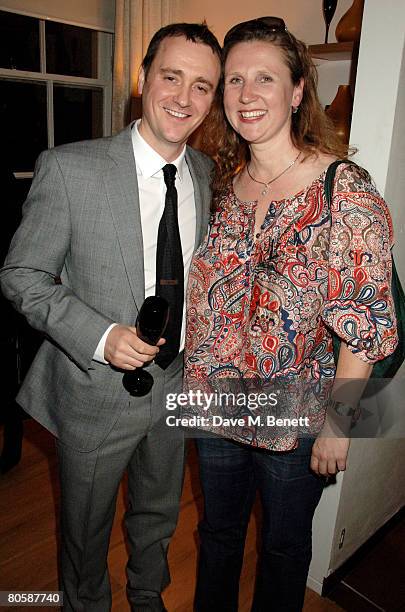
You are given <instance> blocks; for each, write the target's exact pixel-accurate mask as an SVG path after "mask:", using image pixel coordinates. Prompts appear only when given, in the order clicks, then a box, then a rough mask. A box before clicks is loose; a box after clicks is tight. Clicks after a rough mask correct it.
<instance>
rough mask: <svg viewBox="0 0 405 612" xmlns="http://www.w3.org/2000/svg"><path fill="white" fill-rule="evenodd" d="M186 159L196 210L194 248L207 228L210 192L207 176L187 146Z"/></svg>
mask: <svg viewBox="0 0 405 612" xmlns="http://www.w3.org/2000/svg"><path fill="white" fill-rule="evenodd" d="M186 161H187V165H188V167H189V170H190V174H191V179H192V181H193V186H194V199H195V212H196V228H195V244H194V250H195V249H196V248H197V247H198V246H199V244H200V243H201V240H202V239H203V237H204V235H205V230H206V229H207V223H208V215H209V202H210V197H211V193H210V190H209V188H208V177H207V176H206V175H204V174H203V172H202V171H201V168H200V166H199V165H198V164H197V163H196V162H195V160H193V156H192V153H191V151H190V149H189V147H187V149H186Z"/></svg>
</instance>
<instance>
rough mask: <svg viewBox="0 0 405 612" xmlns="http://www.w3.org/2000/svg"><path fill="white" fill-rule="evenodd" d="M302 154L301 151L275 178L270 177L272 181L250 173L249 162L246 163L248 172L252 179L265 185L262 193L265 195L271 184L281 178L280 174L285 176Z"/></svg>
mask: <svg viewBox="0 0 405 612" xmlns="http://www.w3.org/2000/svg"><path fill="white" fill-rule="evenodd" d="M300 155H301V151H300V152H299V153H298V155H297V157H296V158H295V159H294V160H293V161H292V162H290V163H289V164H288V166H287V168H284V170H283V171H282V172H280V174H277V176H275V177H274V178H272V179H270V181H258V180H257V179H255V177H254V176H252V175H251V174H250V170H249V164H246V171H247V173H248V175H249V176H250V178H251V179H252V181H254V182H255V183H259V185H264V189H263V190H262V192H261V193H262V195H263V196H265V195H266V194H267V192H268V191H269V186H270V185H271V184H272V183H274V181H276V180H277V179H279V178H280V176H283V174H285V173H286V172H287V170H289V169H290V168H291V167H292V166H293V165H294V164H295V162H296V161H297V159H298V158H299V156H300Z"/></svg>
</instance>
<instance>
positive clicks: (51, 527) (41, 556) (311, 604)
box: [0, 420, 342, 612]
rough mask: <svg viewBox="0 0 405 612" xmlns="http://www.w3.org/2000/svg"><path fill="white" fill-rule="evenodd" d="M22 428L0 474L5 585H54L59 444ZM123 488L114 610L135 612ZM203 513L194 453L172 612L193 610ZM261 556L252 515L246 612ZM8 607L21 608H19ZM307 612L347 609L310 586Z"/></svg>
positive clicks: (0, 578) (114, 548)
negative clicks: (129, 591) (20, 440)
mask: <svg viewBox="0 0 405 612" xmlns="http://www.w3.org/2000/svg"><path fill="white" fill-rule="evenodd" d="M24 426H25V436H24V444H23V456H22V460H21V462H20V463H19V465H18V466H17V467H15V468H13V469H12V470H11V471H10V472H9V473H7V474H5V475H2V476H0V590H25V591H30V590H37V591H38V590H49V591H50V590H56V589H57V523H56V519H55V516H56V512H57V508H58V503H59V494H58V485H57V478H56V457H55V450H54V443H53V439H52V437H51V436H50V435H49V434H48V432H46V431H45V430H44V429H42V428H41V427H40V426H39V425H38V424H36V423H35V422H34V421H32V420H28V421H25V424H24ZM0 433H1V432H0ZM0 447H1V441H0ZM124 491H125V482H123V484H122V486H121V490H120V495H119V501H118V506H117V513H116V517H115V522H114V528H113V533H112V538H111V545H110V552H109V568H110V574H111V583H112V591H113V607H112V610H113V612H127V611H128V610H129V606H128V604H127V601H126V596H125V582H126V580H125V563H126V558H127V553H126V548H125V540H124V534H123V526H122V517H123V513H124V508H125V500H124ZM200 512H201V493H200V489H199V484H198V475H197V464H196V457H195V454H194V452H193V450H191V452H190V454H189V460H188V464H187V470H186V480H185V486H184V491H183V496H182V500H181V512H180V518H179V523H178V526H177V529H176V533H175V535H174V538H173V540H172V543H171V546H170V554H169V560H170V568H171V575H172V583H171V585H170V586H169V587H168V589H167V590H166V591H165V594H164V600H165V604H166V607H167V609H168V611H169V612H191V611H192V599H193V590H194V584H195V573H196V563H197V540H196V526H197V522H198V517H199V513H200ZM256 560H257V555H256V520H255V517H254V516H253V517H252V520H251V523H250V525H249V532H248V538H247V543H246V551H245V562H244V568H243V574H242V578H241V589H240V612H248V610H249V609H250V603H251V598H252V592H253V585H254V575H255V566H256ZM2 609H4V610H7V609H9V610H14V611H15V609H16V608H2ZM25 609H27V610H28V609H32V610H38V608H25ZM304 610H305V612H308V611H309V610H312V611H314V612H332V611H335V612H336V611H339V610H342V608H339V607H338V606H337V605H336V604H334V603H333V602H331V601H329V600H328V599H323V598H321V597H319V595H317V594H316V593H314V592H313V591H311V590H309V589H307V594H306V598H305V607H304ZM212 612H220V611H215V610H213V611H212Z"/></svg>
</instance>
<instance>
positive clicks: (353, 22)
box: [336, 0, 364, 42]
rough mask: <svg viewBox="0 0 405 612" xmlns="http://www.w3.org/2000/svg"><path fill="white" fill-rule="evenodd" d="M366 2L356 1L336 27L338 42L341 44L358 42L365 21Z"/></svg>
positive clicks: (362, 0)
mask: <svg viewBox="0 0 405 612" xmlns="http://www.w3.org/2000/svg"><path fill="white" fill-rule="evenodd" d="M363 9H364V0H354V2H353V4H352V6H351V7H350V8H349V10H348V11H347V12H346V13H345V14H344V15H343V17H342V18H341V19H340V21H339V23H338V24H337V26H336V40H337V41H339V42H358V41H359V40H360V34H361V22H362V20H363Z"/></svg>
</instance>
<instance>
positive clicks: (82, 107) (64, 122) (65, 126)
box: [53, 85, 103, 145]
mask: <svg viewBox="0 0 405 612" xmlns="http://www.w3.org/2000/svg"><path fill="white" fill-rule="evenodd" d="M53 112H54V121H55V145H59V144H64V143H65V142H75V141H77V140H83V139H88V138H97V137H99V136H102V135H103V90H102V89H100V88H97V89H96V88H91V89H90V88H84V87H81V88H80V87H69V86H68V85H55V86H54V90H53Z"/></svg>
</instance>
